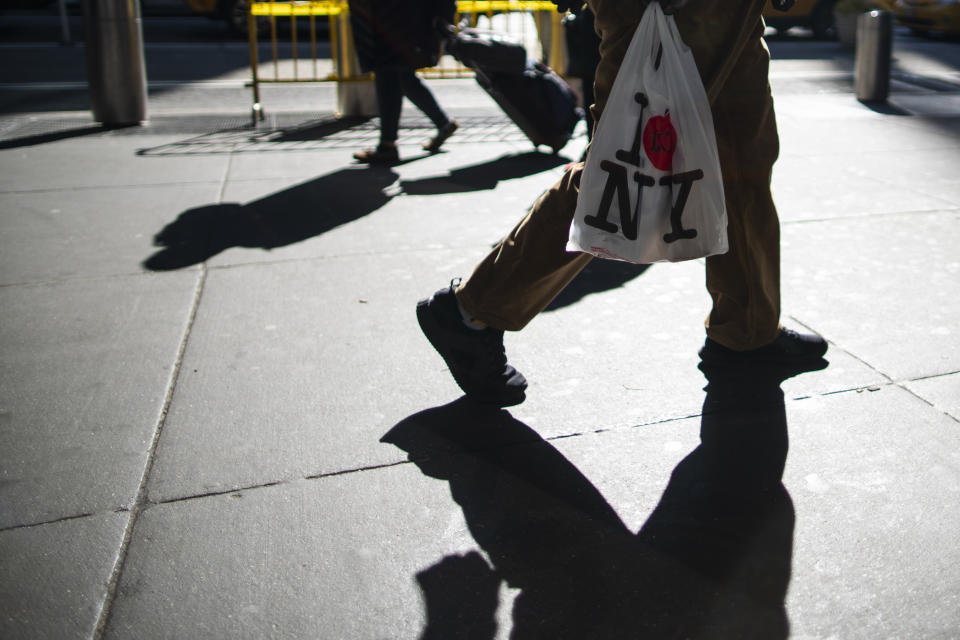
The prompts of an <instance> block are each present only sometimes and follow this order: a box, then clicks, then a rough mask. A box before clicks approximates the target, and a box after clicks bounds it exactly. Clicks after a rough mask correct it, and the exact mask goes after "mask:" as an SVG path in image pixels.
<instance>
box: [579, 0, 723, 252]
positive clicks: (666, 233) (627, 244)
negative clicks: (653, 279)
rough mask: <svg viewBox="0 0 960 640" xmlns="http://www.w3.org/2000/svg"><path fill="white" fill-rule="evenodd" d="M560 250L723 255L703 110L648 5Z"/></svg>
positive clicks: (688, 59)
mask: <svg viewBox="0 0 960 640" xmlns="http://www.w3.org/2000/svg"><path fill="white" fill-rule="evenodd" d="M567 250H568V251H583V252H586V253H590V254H593V255H595V256H598V257H601V258H611V259H615V260H625V261H627V262H636V263H640V264H646V263H651V262H660V261H671V262H675V261H680V260H691V259H694V258H702V257H704V256H709V255H714V254H718V253H725V252H726V251H727V210H726V204H725V202H724V197H723V177H722V175H721V172H720V161H719V157H718V155H717V141H716V135H715V133H714V128H713V118H712V116H711V115H710V103H709V101H708V99H707V94H706V91H704V88H703V83H702V82H701V80H700V74H699V72H698V71H697V66H696V63H695V62H694V59H693V54H692V53H691V52H690V49H689V48H688V47H687V46H686V45H685V44H683V41H682V40H681V39H680V34H679V32H678V31H677V26H676V23H675V22H674V19H673V17H672V16H671V17H667V16H666V15H664V13H663V10H662V9H661V7H660V5H659V3H657V2H651V3H650V6H648V7H647V9H646V11H645V12H644V14H643V18H642V19H641V20H640V24H639V25H638V26H637V30H636V32H635V33H634V35H633V39H632V40H631V42H630V46H629V48H628V49H627V53H626V55H625V56H624V59H623V63H622V64H621V66H620V70H619V72H618V73H617V78H616V80H615V81H614V83H613V88H612V89H611V91H610V96H609V98H608V100H607V105H606V107H605V108H604V111H603V115H602V116H601V118H600V122H599V124H598V126H597V131H596V133H595V135H594V137H593V141H592V143H591V145H590V151H589V153H588V154H587V161H586V165H585V167H584V171H583V176H582V179H581V181H580V193H579V196H578V199H577V208H576V212H575V214H574V218H573V223H572V224H571V227H570V237H569V241H568V242H567Z"/></svg>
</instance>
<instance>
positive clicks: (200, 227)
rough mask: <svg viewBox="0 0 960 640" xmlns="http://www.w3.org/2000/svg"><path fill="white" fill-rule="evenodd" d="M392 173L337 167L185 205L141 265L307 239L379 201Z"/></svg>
mask: <svg viewBox="0 0 960 640" xmlns="http://www.w3.org/2000/svg"><path fill="white" fill-rule="evenodd" d="M397 177H398V175H397V174H396V173H395V172H393V171H391V170H390V169H389V168H385V167H373V166H371V167H362V168H348V169H340V170H339V171H335V172H333V173H329V174H327V175H324V176H321V177H319V178H316V179H314V180H310V181H309V182H304V183H302V184H298V185H296V186H293V187H290V188H289V189H285V190H283V191H279V192H277V193H272V194H270V195H268V196H266V197H264V198H260V199H259V200H254V201H252V202H248V203H247V204H239V203H226V204H211V205H206V206H202V207H195V208H193V209H188V210H187V211H184V212H183V213H181V214H180V215H179V216H178V217H177V219H176V220H174V221H173V222H171V223H170V224H168V225H167V226H165V227H164V228H163V229H162V230H161V231H160V232H159V233H157V234H156V235H155V236H154V239H153V242H154V245H156V246H158V247H161V249H160V250H159V251H157V252H156V253H155V254H153V255H152V256H150V257H149V258H147V259H146V260H145V261H144V263H143V265H144V266H145V267H146V268H147V269H150V270H153V271H168V270H171V269H179V268H181V267H186V266H190V265H193V264H197V263H200V262H203V261H205V260H207V259H209V258H211V257H213V256H215V255H217V254H218V253H220V252H221V251H223V250H225V249H229V248H231V247H251V248H261V249H267V250H270V249H276V248H277V247H283V246H286V245H290V244H294V243H296V242H300V241H302V240H306V239H308V238H312V237H314V236H317V235H320V234H322V233H326V232H327V231H330V230H331V229H334V228H336V227H338V226H340V225H342V224H346V223H348V222H352V221H353V220H357V219H359V218H362V217H363V216H366V215H368V214H370V213H373V212H374V211H376V210H377V209H379V208H380V207H382V206H383V205H385V204H386V203H387V202H388V201H389V200H390V197H391V196H390V195H388V194H387V193H385V191H384V190H385V189H386V188H387V187H388V186H390V185H391V184H393V183H394V182H396V180H397Z"/></svg>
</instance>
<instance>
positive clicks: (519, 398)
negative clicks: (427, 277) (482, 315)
mask: <svg viewBox="0 0 960 640" xmlns="http://www.w3.org/2000/svg"><path fill="white" fill-rule="evenodd" d="M429 304H430V299H429V298H428V299H425V300H421V301H419V302H418V303H417V324H419V325H420V331H421V332H422V333H423V335H424V337H425V338H426V339H427V340H428V341H429V342H430V345H431V346H432V347H433V348H434V350H435V351H436V352H437V353H439V354H440V357H441V358H443V362H444V363H445V364H446V365H447V370H449V371H450V375H451V376H453V380H454V382H456V383H457V386H458V387H460V390H461V391H463V393H464V394H466V395H467V397H469V398H471V399H473V400H475V401H476V402H479V403H481V404H489V405H494V406H497V407H513V406H516V405H518V404H520V403H521V402H523V401H524V400H526V399H527V394H526V392H525V391H520V393H519V394H517V395H508V396H503V395H500V396H496V397H488V396H484V395H483V394H480V393H477V392H475V391H471V390H470V389H469V388H468V387H470V385H469V384H465V383H464V380H463V378H461V376H460V375H459V374H458V373H457V372H456V371H455V370H454V368H453V367H451V366H450V363H449V362H448V361H447V358H446V356H444V355H443V351H441V350H440V347H438V346H437V343H436V342H434V341H433V339H432V338H431V337H430V335H431V333H439V332H440V331H442V330H443V328H442V327H441V326H440V324H439V323H438V322H437V321H436V320H435V319H434V317H433V314H432V313H430V310H429Z"/></svg>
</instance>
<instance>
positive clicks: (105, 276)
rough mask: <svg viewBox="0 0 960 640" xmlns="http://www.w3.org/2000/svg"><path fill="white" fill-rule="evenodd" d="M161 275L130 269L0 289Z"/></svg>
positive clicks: (2, 286) (3, 285)
mask: <svg viewBox="0 0 960 640" xmlns="http://www.w3.org/2000/svg"><path fill="white" fill-rule="evenodd" d="M195 270H197V269H196V268H191V267H183V268H181V269H177V271H175V272H173V273H180V272H188V271H195ZM156 275H161V273H160V272H156V271H146V270H145V271H131V272H127V273H108V274H102V275H95V276H69V277H65V278H55V279H52V280H33V281H29V282H7V283H0V289H5V288H9V287H48V286H53V285H59V284H67V283H71V282H98V281H102V280H113V279H115V278H136V277H140V276H156Z"/></svg>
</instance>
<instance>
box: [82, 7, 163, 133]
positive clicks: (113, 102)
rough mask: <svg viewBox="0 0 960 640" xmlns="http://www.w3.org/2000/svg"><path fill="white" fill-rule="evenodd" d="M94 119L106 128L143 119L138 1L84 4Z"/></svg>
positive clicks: (144, 99) (144, 102)
mask: <svg viewBox="0 0 960 640" xmlns="http://www.w3.org/2000/svg"><path fill="white" fill-rule="evenodd" d="M83 24H84V31H85V33H86V36H85V39H86V54H87V83H88V85H89V87H90V103H91V107H92V109H93V119H94V120H96V121H97V122H102V123H103V124H105V125H108V126H120V125H130V124H138V123H140V122H142V121H143V120H146V117H147V72H146V67H145V64H144V58H143V26H142V24H141V19H140V0H83Z"/></svg>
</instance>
